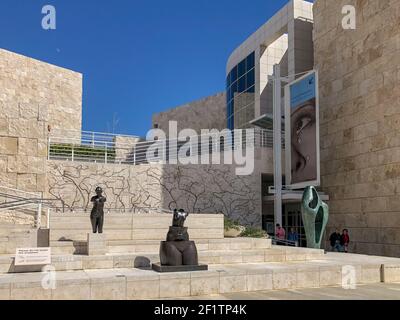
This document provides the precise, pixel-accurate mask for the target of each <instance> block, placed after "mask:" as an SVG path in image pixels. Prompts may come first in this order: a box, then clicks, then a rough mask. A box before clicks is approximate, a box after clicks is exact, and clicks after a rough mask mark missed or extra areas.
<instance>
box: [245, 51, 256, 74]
mask: <svg viewBox="0 0 400 320" xmlns="http://www.w3.org/2000/svg"><path fill="white" fill-rule="evenodd" d="M246 60H247V71H249V70H251V69H253V68H254V67H255V53H254V52H253V53H252V54H251V55H249V56H248V57H247V59H246Z"/></svg>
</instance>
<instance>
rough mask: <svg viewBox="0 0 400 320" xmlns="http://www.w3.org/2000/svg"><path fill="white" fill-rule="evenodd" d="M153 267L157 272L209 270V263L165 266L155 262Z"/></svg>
mask: <svg viewBox="0 0 400 320" xmlns="http://www.w3.org/2000/svg"><path fill="white" fill-rule="evenodd" d="M152 268H153V270H154V271H156V272H160V273H167V272H190V271H207V270H208V266H207V265H204V264H203V265H202V264H200V265H197V266H163V265H161V263H153V265H152Z"/></svg>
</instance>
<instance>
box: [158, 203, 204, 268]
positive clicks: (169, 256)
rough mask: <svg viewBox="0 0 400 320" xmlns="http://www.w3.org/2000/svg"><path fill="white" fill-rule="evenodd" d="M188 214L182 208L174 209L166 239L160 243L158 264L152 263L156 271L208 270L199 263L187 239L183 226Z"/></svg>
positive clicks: (192, 243) (195, 252)
mask: <svg viewBox="0 0 400 320" xmlns="http://www.w3.org/2000/svg"><path fill="white" fill-rule="evenodd" d="M188 216H189V214H188V213H187V212H185V211H184V210H182V209H181V210H179V211H178V210H176V209H175V210H174V214H173V219H172V226H171V227H169V231H168V234H167V241H162V242H161V245H160V261H161V262H160V264H153V270H155V271H158V272H182V271H199V270H208V266H206V265H199V259H198V254H197V248H196V244H195V243H194V241H190V240H189V233H188V231H187V230H188V228H187V227H184V224H185V221H186V219H187V217H188Z"/></svg>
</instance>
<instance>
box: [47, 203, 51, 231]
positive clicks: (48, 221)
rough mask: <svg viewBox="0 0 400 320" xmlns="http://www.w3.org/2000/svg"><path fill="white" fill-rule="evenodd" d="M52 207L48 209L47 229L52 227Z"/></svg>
mask: <svg viewBox="0 0 400 320" xmlns="http://www.w3.org/2000/svg"><path fill="white" fill-rule="evenodd" d="M50 212H51V210H50V208H48V209H47V229H50Z"/></svg>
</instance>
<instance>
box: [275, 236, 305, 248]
mask: <svg viewBox="0 0 400 320" xmlns="http://www.w3.org/2000/svg"><path fill="white" fill-rule="evenodd" d="M270 239H271V240H272V244H274V245H279V246H287V247H299V241H292V240H286V239H278V238H276V237H270Z"/></svg>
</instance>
